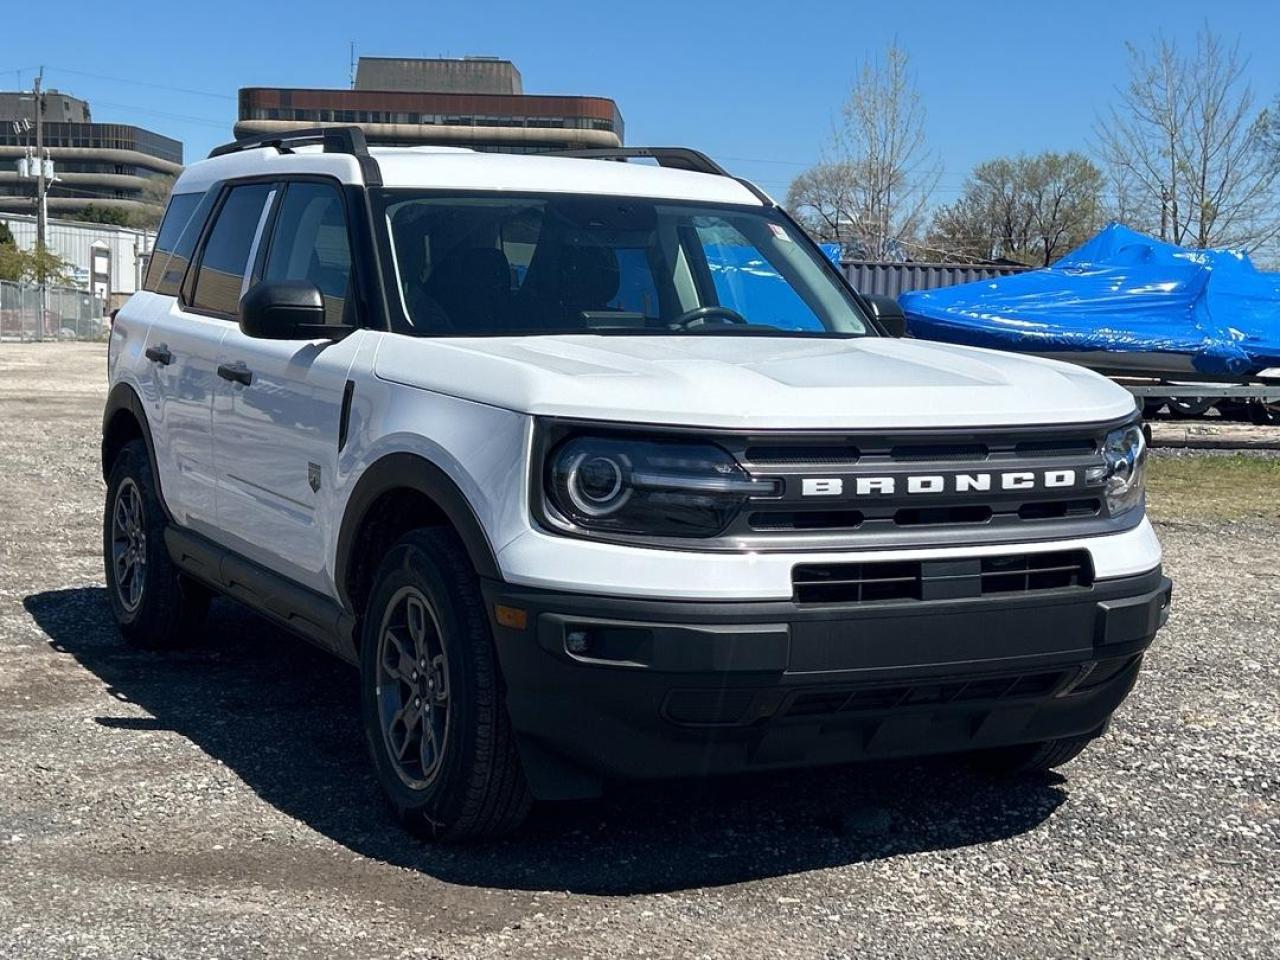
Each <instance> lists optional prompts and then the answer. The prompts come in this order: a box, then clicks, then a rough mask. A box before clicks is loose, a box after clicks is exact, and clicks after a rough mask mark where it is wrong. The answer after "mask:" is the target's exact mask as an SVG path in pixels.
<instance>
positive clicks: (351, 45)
mask: <svg viewBox="0 0 1280 960" xmlns="http://www.w3.org/2000/svg"><path fill="white" fill-rule="evenodd" d="M347 46H348V48H349V49H350V52H351V66H350V79H351V89H352V90H354V89H355V88H356V42H355V41H354V40H350V41H348V42H347Z"/></svg>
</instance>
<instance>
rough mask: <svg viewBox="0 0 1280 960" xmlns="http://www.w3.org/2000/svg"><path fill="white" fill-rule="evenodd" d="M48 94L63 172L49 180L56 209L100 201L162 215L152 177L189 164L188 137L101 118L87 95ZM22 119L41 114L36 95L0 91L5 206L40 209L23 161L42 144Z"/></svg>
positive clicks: (49, 141)
mask: <svg viewBox="0 0 1280 960" xmlns="http://www.w3.org/2000/svg"><path fill="white" fill-rule="evenodd" d="M44 97H45V122H44V143H45V147H46V148H47V149H48V152H49V157H50V159H52V160H53V162H54V165H55V172H56V175H57V178H58V179H57V180H56V181H55V182H54V183H52V184H51V185H50V187H49V193H48V209H49V215H50V216H57V215H59V214H62V215H71V216H74V215H76V214H78V213H80V212H82V211H83V210H84V208H85V207H86V206H88V205H90V204H93V205H94V206H95V207H98V208H99V209H102V208H106V209H111V210H118V211H122V212H124V213H127V214H130V215H144V216H150V217H158V215H159V212H160V210H161V209H162V207H163V194H162V193H161V194H160V195H157V191H155V190H154V189H149V188H148V184H149V183H150V182H152V181H153V180H154V179H155V178H156V177H173V176H177V174H179V173H180V172H181V171H182V144H181V143H180V142H178V141H177V140H173V139H170V138H169V137H165V136H161V135H160V134H158V133H154V132H153V131H151V130H147V129H144V128H142V127H135V126H133V125H131V124H124V123H94V122H93V121H92V119H91V116H90V111H89V104H88V103H86V102H85V101H84V100H80V99H78V98H76V97H72V96H70V95H68V94H65V93H61V92H59V91H57V90H50V91H47V92H46V93H45V94H44ZM23 119H27V120H32V119H34V101H33V100H32V95H31V94H30V93H22V92H0V212H9V213H33V212H34V210H35V184H34V181H32V180H29V179H22V178H20V177H19V174H18V169H17V163H18V161H19V160H20V159H22V158H23V157H25V156H26V155H27V154H28V151H33V150H34V148H35V131H34V130H23V129H20V128H19V129H15V128H14V124H13V121H15V120H23Z"/></svg>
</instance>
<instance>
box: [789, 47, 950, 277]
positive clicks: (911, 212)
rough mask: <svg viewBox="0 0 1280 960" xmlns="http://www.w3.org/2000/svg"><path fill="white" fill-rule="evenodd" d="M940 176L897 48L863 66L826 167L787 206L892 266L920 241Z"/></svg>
mask: <svg viewBox="0 0 1280 960" xmlns="http://www.w3.org/2000/svg"><path fill="white" fill-rule="evenodd" d="M941 172H942V171H941V164H940V163H939V162H938V159H937V157H936V155H934V154H933V153H931V152H930V151H929V149H928V145H927V143H926V139H925V109H924V105H923V104H922V103H921V100H920V95H919V93H918V92H917V90H916V88H915V80H914V77H913V76H912V74H911V72H910V70H909V66H908V58H907V54H906V53H905V51H903V50H902V48H901V47H899V46H898V45H897V44H896V43H895V44H892V45H891V46H890V47H889V49H888V51H887V53H886V55H885V57H884V59H883V61H881V60H875V61H871V62H866V63H864V64H863V65H862V67H861V69H860V70H859V72H858V77H857V80H855V81H854V84H853V87H852V89H851V90H850V91H849V97H848V99H847V100H846V101H845V103H844V106H843V107H842V109H841V114H840V122H839V123H838V124H837V125H836V129H835V130H834V131H833V133H832V138H831V142H830V144H829V145H828V147H827V148H826V150H825V151H824V155H823V158H822V162H821V163H819V164H818V166H817V167H814V168H813V169H812V170H809V171H807V172H806V173H804V174H801V175H800V177H799V178H797V180H796V182H795V183H793V184H792V189H791V190H790V191H788V203H789V204H790V205H791V206H792V208H793V209H795V210H797V212H798V213H799V214H800V215H801V216H802V217H804V218H805V219H806V221H807V222H808V223H809V224H810V225H811V226H812V225H814V224H817V225H827V224H832V218H833V217H834V218H835V220H834V224H832V225H831V226H829V227H828V229H830V231H831V233H832V236H831V239H841V240H843V241H844V242H846V243H851V244H853V245H855V246H857V247H858V248H859V253H860V254H861V255H862V256H866V257H870V258H873V259H885V258H886V257H890V256H895V255H898V254H899V252H900V251H901V249H902V245H903V244H904V243H907V244H909V243H912V242H915V241H916V240H918V239H919V238H920V235H921V233H922V232H923V229H924V226H925V221H926V214H927V211H928V207H929V200H930V197H931V196H932V194H933V190H934V188H935V187H936V186H937V183H938V178H939V176H940V175H941ZM837 228H838V233H839V236H838V237H837V236H835V233H836V232H837Z"/></svg>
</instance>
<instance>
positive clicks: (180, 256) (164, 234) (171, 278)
mask: <svg viewBox="0 0 1280 960" xmlns="http://www.w3.org/2000/svg"><path fill="white" fill-rule="evenodd" d="M203 197H204V194H203V193H175V194H174V195H173V196H172V197H170V198H169V206H168V208H167V209H166V210H165V212H164V220H163V221H162V222H161V224H160V233H159V235H158V236H157V237H156V242H155V247H154V248H153V249H152V251H151V261H150V263H148V264H147V278H146V281H145V282H144V283H143V285H142V289H144V290H150V291H151V292H152V293H162V294H164V295H166V296H169V297H175V296H177V295H178V287H179V286H180V285H181V284H182V275H183V274H184V273H186V272H187V264H188V263H190V262H191V252H192V251H193V250H194V249H195V247H196V240H197V238H198V237H199V234H200V226H201V225H200V224H199V223H193V222H192V214H194V213H195V212H196V208H197V207H198V206H199V205H200V201H201V199H203Z"/></svg>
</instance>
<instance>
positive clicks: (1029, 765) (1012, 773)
mask: <svg viewBox="0 0 1280 960" xmlns="http://www.w3.org/2000/svg"><path fill="white" fill-rule="evenodd" d="M1095 739H1096V738H1095V737H1094V736H1093V735H1087V736H1083V737H1063V738H1062V739H1060V740H1043V741H1041V742H1039V743H1023V744H1018V745H1017V746H1013V747H998V748H996V749H994V750H980V751H978V752H976V753H974V754H973V755H972V760H973V762H974V764H975V765H976V766H977V767H978V768H979V769H980V770H982V771H983V772H984V773H989V774H993V775H996V776H1009V777H1016V776H1024V775H1027V774H1035V773H1047V772H1048V771H1050V770H1054V769H1056V768H1057V767H1060V766H1062V765H1063V764H1066V763H1070V762H1071V761H1072V760H1074V759H1075V758H1076V757H1078V756H1080V754H1081V753H1083V752H1084V748H1085V747H1087V746H1089V744H1091V743H1093V741H1094V740H1095Z"/></svg>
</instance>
